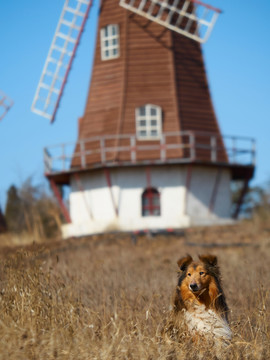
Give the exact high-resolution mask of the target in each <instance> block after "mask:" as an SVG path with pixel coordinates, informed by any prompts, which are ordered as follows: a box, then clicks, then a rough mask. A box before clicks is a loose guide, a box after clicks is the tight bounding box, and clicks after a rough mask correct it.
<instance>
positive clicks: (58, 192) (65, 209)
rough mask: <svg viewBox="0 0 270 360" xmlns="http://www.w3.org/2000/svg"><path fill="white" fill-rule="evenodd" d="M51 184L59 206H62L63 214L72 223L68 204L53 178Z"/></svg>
mask: <svg viewBox="0 0 270 360" xmlns="http://www.w3.org/2000/svg"><path fill="white" fill-rule="evenodd" d="M50 185H51V188H52V191H53V193H54V195H55V196H56V199H57V201H58V203H59V206H60V208H61V211H62V214H63V215H64V218H65V220H66V222H67V223H69V224H71V218H70V215H69V212H68V209H67V207H66V205H65V204H64V202H63V199H62V196H61V194H60V191H59V189H58V187H57V186H56V183H55V182H54V181H53V179H50Z"/></svg>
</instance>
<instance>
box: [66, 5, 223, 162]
mask: <svg viewBox="0 0 270 360" xmlns="http://www.w3.org/2000/svg"><path fill="white" fill-rule="evenodd" d="M108 24H118V25H119V33H120V40H119V44H120V56H119V58H117V59H113V60H106V61H102V60H101V54H100V29H101V28H103V27H104V26H106V25H108ZM97 36H98V39H97V45H96V53H95V60H94V66H93V72H92V80H91V86H90V91H89V95H88V99H87V104H86V108H85V113H84V115H83V117H82V119H81V120H80V126H79V139H86V138H90V137H94V136H102V135H119V134H130V133H135V132H136V128H135V125H136V122H135V109H136V107H140V106H142V105H144V104H154V105H159V106H160V107H161V108H162V113H163V126H162V129H163V131H164V132H169V131H170V132H171V131H172V132H174V131H175V132H177V131H184V130H191V131H207V132H211V133H214V134H217V135H220V130H219V127H218V123H217V120H216V117H215V114H214V110H213V106H212V102H211V98H210V93H209V89H208V84H207V78H206V73H205V69H204V63H203V57H202V52H201V48H200V45H199V44H198V43H196V42H195V41H193V40H190V39H188V38H186V37H184V36H182V35H179V34H177V33H174V32H172V31H170V30H167V29H165V28H163V27H162V26H160V25H158V24H156V23H153V22H149V21H147V20H146V19H145V18H143V17H141V16H138V15H135V14H132V13H130V12H128V11H127V10H125V9H123V8H121V7H120V6H119V5H118V0H105V1H103V3H102V6H101V11H100V18H99V27H98V33H97ZM117 141H118V143H117V144H116V143H115V144H114V145H121V140H117ZM178 141H179V143H180V142H181V139H180V137H179V139H178ZM201 141H202V145H203V144H204V141H205V140H204V139H203V138H202V140H201ZM145 143H149V141H148V142H145ZM151 143H155V142H154V141H151ZM112 145H113V144H112ZM218 145H219V146H221V147H223V144H222V142H220V143H219V144H218ZM89 146H91V145H89ZM76 150H78V147H77V149H76ZM177 151H178V156H179V157H182V156H183V155H184V154H183V152H182V151H181V150H177ZM199 151H200V156H199V157H201V160H204V161H205V160H209V159H210V153H209V152H207V151H205V150H204V149H201V150H199ZM111 156H112V159H113V158H115V159H117V160H125V155H124V153H121V158H119V156H120V155H119V154H117V153H115V152H114V153H112V154H111ZM149 156H150V158H149ZM158 156H159V155H158ZM174 156H175V154H174ZM144 157H145V154H144V153H143V152H142V153H141V154H140V159H141V160H142V159H144ZM155 157H156V154H155V152H154V151H153V153H152V154H149V153H148V154H147V159H149V160H150V159H154V158H155ZM147 159H146V160H147ZM220 160H222V161H226V160H227V157H226V152H225V149H224V148H223V150H222V154H221V159H220ZM95 161H98V160H97V157H95V155H93V156H91V158H88V159H87V163H88V164H91V163H94V162H95ZM76 165H77V164H76V161H75V162H73V164H72V166H76Z"/></svg>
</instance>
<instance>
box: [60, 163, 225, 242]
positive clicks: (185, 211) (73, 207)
mask: <svg viewBox="0 0 270 360" xmlns="http://www.w3.org/2000/svg"><path fill="white" fill-rule="evenodd" d="M188 171H189V170H188V167H187V166H183V165H182V166H163V167H156V168H155V167H152V168H151V186H152V187H154V188H156V189H157V190H158V191H159V193H160V210H161V215H160V216H142V194H143V192H144V190H145V189H146V188H147V177H146V171H145V168H140V167H136V168H118V169H117V168H114V169H111V170H110V176H111V183H112V187H111V191H110V187H108V184H107V181H106V176H105V174H104V171H103V170H97V171H93V172H91V173H88V174H85V175H80V179H79V181H80V186H78V180H76V178H75V177H72V179H71V193H70V199H69V200H70V215H71V220H72V223H71V224H66V225H64V226H63V227H62V232H63V237H64V238H68V237H71V236H83V235H88V234H94V233H101V232H109V231H140V230H144V229H151V230H164V229H165V230H166V229H179V228H184V227H188V226H191V225H212V224H222V223H228V222H231V219H230V207H231V194H230V178H231V174H230V170H229V169H223V170H222V172H221V173H220V175H219V182H218V184H219V185H218V191H217V192H216V196H214V203H213V194H214V192H215V186H216V179H217V176H218V171H220V170H219V169H218V168H211V167H209V168H205V167H197V166H196V167H193V168H192V175H191V177H190V181H189V184H188V182H187V178H188V176H189V175H188ZM187 186H188V187H189V189H187ZM82 189H83V190H82ZM112 199H114V200H112ZM114 203H115V205H116V207H117V208H118V215H117V214H116V211H115V205H114Z"/></svg>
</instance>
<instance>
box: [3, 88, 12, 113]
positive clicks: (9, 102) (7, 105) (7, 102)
mask: <svg viewBox="0 0 270 360" xmlns="http://www.w3.org/2000/svg"><path fill="white" fill-rule="evenodd" d="M12 105H13V100H11V99H10V98H9V97H8V96H7V95H6V94H5V93H4V92H3V91H1V90H0V120H2V119H3V118H4V117H5V116H6V114H7V112H8V111H9V109H10V108H11V106H12Z"/></svg>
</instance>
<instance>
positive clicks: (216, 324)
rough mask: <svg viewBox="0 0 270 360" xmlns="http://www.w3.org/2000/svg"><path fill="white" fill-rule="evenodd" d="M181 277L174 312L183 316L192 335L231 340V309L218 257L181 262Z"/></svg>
mask: <svg viewBox="0 0 270 360" xmlns="http://www.w3.org/2000/svg"><path fill="white" fill-rule="evenodd" d="M177 263H178V266H179V268H180V274H179V279H178V285H177V288H176V291H175V297H174V312H175V313H179V312H180V311H181V312H183V314H184V322H185V324H186V326H187V329H188V331H189V332H190V333H191V334H192V335H193V336H195V337H196V336H197V335H203V336H207V337H209V336H210V337H213V338H214V339H217V338H218V339H221V340H222V339H223V340H230V339H231V336H232V333H231V330H230V327H229V323H228V312H229V310H228V306H227V303H226V299H225V295H224V292H223V290H222V287H221V279H220V271H219V267H218V264H217V257H216V256H214V255H200V256H199V261H194V260H193V259H192V257H191V256H190V255H187V256H186V257H183V258H181V259H179V260H178V262H177Z"/></svg>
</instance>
